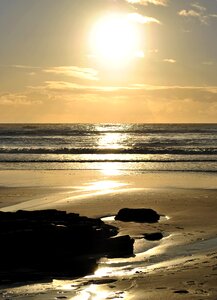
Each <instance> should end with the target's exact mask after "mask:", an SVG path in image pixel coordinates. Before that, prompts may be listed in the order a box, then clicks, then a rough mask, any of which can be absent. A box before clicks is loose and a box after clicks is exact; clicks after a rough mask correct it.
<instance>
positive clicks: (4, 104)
mask: <svg viewBox="0 0 217 300" xmlns="http://www.w3.org/2000/svg"><path fill="white" fill-rule="evenodd" d="M216 96H217V86H190V85H189V86H178V85H171V86H166V85H165V86H164V85H162V86H161V85H145V84H133V85H126V86H97V85H96V86H88V85H85V84H84V85H82V84H74V83H71V82H64V81H47V82H45V83H44V84H43V85H41V86H34V87H31V88H29V90H28V91H24V92H23V93H14V94H13V93H11V94H2V95H0V118H1V121H2V122H132V123H133V122H167V123H168V122H176V123H178V122H213V123H215V122H217V100H216V99H217V98H216ZM27 104H28V105H27ZM96 111H97V114H96Z"/></svg>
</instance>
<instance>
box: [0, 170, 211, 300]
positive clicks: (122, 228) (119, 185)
mask: <svg viewBox="0 0 217 300" xmlns="http://www.w3.org/2000/svg"><path fill="white" fill-rule="evenodd" d="M0 179H1V180H0V182H1V187H0V209H1V211H17V210H20V209H22V210H39V209H49V208H55V209H58V210H65V211H67V212H75V213H79V214H80V215H83V216H88V217H94V218H98V217H102V218H103V217H104V218H103V220H104V221H105V222H107V223H108V224H111V225H115V226H117V227H118V228H119V235H125V234H129V235H130V237H132V238H134V240H135V242H134V256H133V257H129V258H115V259H106V258H105V259H102V260H101V261H99V264H98V268H97V270H96V271H95V273H94V274H91V275H89V276H85V277H82V278H76V279H75V278H72V279H70V280H68V279H67V280H56V279H55V278H54V280H53V281H52V282H49V283H47V282H46V283H45V282H44V283H34V284H33V283H31V284H30V283H27V282H26V283H25V284H23V283H22V284H20V285H18V286H14V287H12V286H10V287H9V286H5V287H4V286H3V287H2V288H1V291H0V297H2V299H23V300H27V299H37V300H39V299H40V300H42V299H180V298H184V299H189V300H190V299H213V300H214V299H217V289H216V278H217V231H216V208H217V202H216V198H217V176H216V174H215V173H201V172H189V173H188V172H141V171H138V172H136V171H134V172H133V171H131V172H129V171H119V172H116V173H115V174H111V173H110V174H108V172H105V170H101V171H100V170H99V171H96V170H82V171H76V170H58V171H54V170H49V171H46V170H35V171H33V170H29V171H28V170H13V171H12V170H11V171H10V170H1V171H0ZM124 207H128V208H152V209H154V210H155V211H157V212H158V213H159V214H160V215H161V218H160V221H159V222H158V223H153V224H142V223H135V222H121V221H115V220H114V218H113V216H115V215H116V214H117V212H118V211H119V209H121V208H124ZM153 232H161V233H162V234H163V239H161V240H159V241H147V240H145V239H144V237H143V235H144V233H153Z"/></svg>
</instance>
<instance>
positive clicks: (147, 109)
mask: <svg viewBox="0 0 217 300" xmlns="http://www.w3.org/2000/svg"><path fill="white" fill-rule="evenodd" d="M216 30H217V0H183V1H180V0H147V1H145V0H143V1H140V0H138V1H130V0H124V1H123V0H116V1H113V0H61V1H59V0H46V1H45V0H31V1H29V0H19V1H13V0H7V1H5V0H0V45H1V47H0V69H1V72H0V122H8V123H9V122H20V123H24V122H54V123H58V122H120V123H121V122H144V123H145V122H152V123H155V122H158V123H159V122H160V123H169V122H173V123H174V122H175V123H181V122H201V123H202V122H217V40H216Z"/></svg>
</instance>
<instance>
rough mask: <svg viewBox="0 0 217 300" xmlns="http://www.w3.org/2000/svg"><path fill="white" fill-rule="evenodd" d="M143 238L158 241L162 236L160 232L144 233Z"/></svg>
mask: <svg viewBox="0 0 217 300" xmlns="http://www.w3.org/2000/svg"><path fill="white" fill-rule="evenodd" d="M144 238H145V239H146V240H148V241H159V240H161V239H162V238H163V234H162V233H161V232H153V233H145V234H144Z"/></svg>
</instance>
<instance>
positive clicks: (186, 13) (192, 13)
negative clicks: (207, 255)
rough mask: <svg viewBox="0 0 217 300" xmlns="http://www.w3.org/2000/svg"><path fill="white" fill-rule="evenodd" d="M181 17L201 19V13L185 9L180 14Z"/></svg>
mask: <svg viewBox="0 0 217 300" xmlns="http://www.w3.org/2000/svg"><path fill="white" fill-rule="evenodd" d="M179 15H180V16H183V17H199V18H200V17H201V14H200V13H199V12H196V11H195V10H193V9H190V10H186V9H183V10H181V11H180V12H179Z"/></svg>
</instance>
